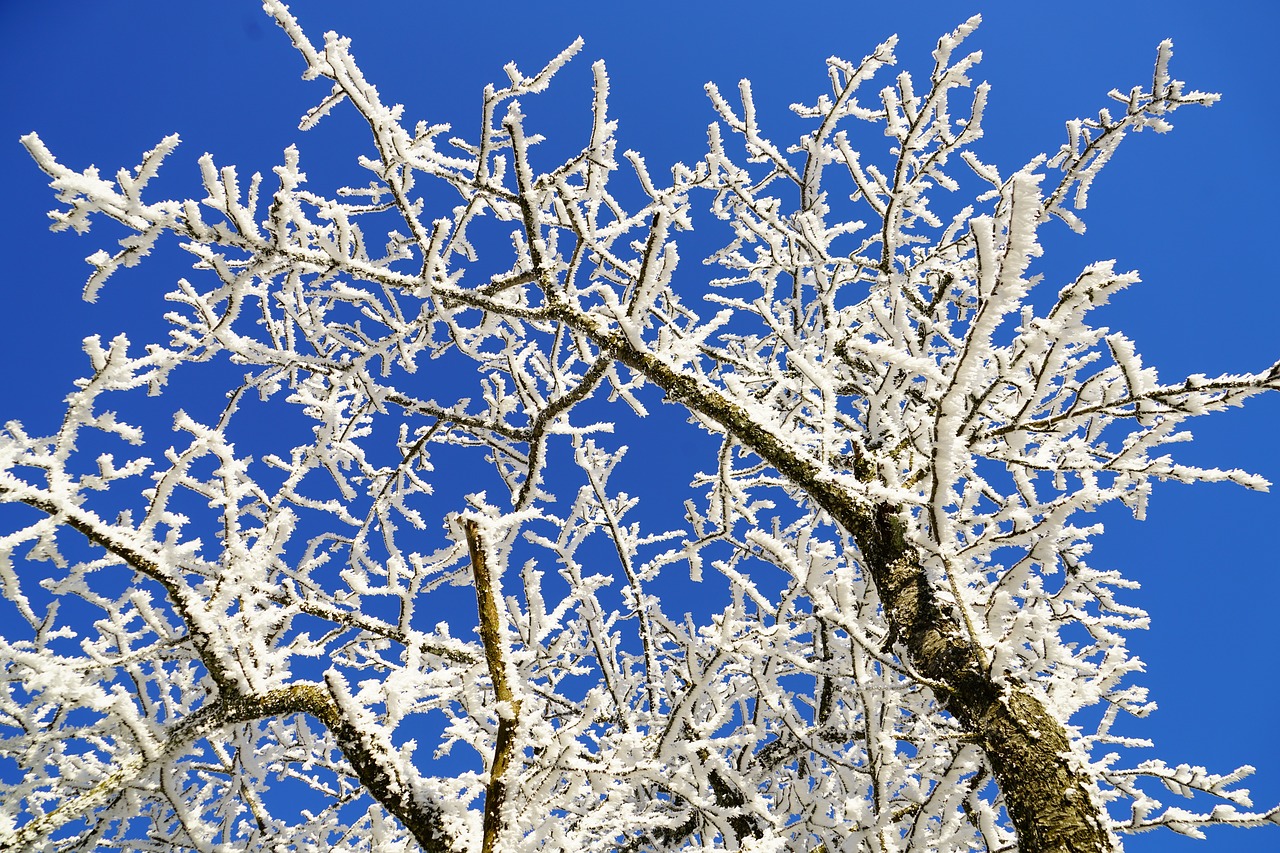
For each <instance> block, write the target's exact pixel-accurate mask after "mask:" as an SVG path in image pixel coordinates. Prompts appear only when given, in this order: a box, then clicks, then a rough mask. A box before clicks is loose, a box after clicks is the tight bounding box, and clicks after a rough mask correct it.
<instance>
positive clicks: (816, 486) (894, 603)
mask: <svg viewBox="0 0 1280 853" xmlns="http://www.w3.org/2000/svg"><path fill="white" fill-rule="evenodd" d="M560 307H561V309H562V311H563V314H562V319H564V320H565V321H566V322H568V323H569V324H570V325H574V326H576V327H577V328H579V329H580V330H582V331H585V332H587V333H588V334H590V335H591V337H592V338H594V339H595V340H596V342H597V343H598V344H599V345H600V346H601V348H602V349H604V350H605V351H606V352H608V353H609V354H610V355H612V356H614V357H615V358H617V359H618V360H619V361H621V362H622V363H623V364H625V365H627V366H628V367H630V368H631V369H633V370H636V371H638V372H640V373H642V374H644V375H645V377H646V378H647V379H649V380H650V381H651V382H653V383H654V384H655V385H658V386H659V387H661V388H662V389H663V390H664V391H665V392H666V394H667V397H668V398H669V399H671V400H672V401H673V402H678V403H680V404H682V405H684V406H686V407H687V408H689V409H690V410H692V411H695V412H697V413H698V414H700V415H703V416H706V417H708V418H710V419H712V420H714V421H716V422H717V423H719V424H720V425H721V426H723V427H724V428H725V429H726V430H727V431H728V432H729V433H731V434H732V435H733V436H734V437H735V438H737V439H738V440H739V441H740V442H742V444H744V445H745V446H747V447H749V448H751V450H753V451H754V452H755V453H756V454H757V455H758V456H760V458H761V459H763V460H765V461H766V462H768V463H769V464H770V465H772V466H773V467H774V468H776V469H777V470H778V472H779V473H780V474H782V475H783V476H784V477H786V478H787V479H788V480H790V481H791V482H792V483H794V484H795V485H796V486H797V487H798V488H800V489H803V490H804V491H805V492H807V493H808V494H809V496H810V497H812V498H813V499H814V500H815V501H816V502H817V503H818V505H819V506H821V507H822V508H823V509H824V510H825V511H826V512H827V513H828V514H829V515H830V516H831V517H832V518H833V519H834V520H835V521H836V523H838V524H839V525H840V526H841V527H843V528H844V529H845V530H847V531H848V532H849V533H850V534H851V535H852V536H853V538H854V541H855V542H856V543H857V545H858V550H859V551H860V553H861V554H862V559H863V563H864V567H865V569H866V570H867V572H868V573H869V574H870V576H871V580H872V582H873V583H874V584H875V587H876V593H877V594H878V595H879V596H880V602H881V605H882V607H883V608H884V615H885V619H886V621H887V622H888V624H889V631H890V634H889V636H890V637H891V638H895V639H897V640H900V641H901V648H902V649H903V650H905V653H906V658H907V660H908V661H909V662H910V663H911V665H912V666H913V667H914V668H915V669H916V670H917V671H918V672H919V673H920V674H921V675H923V676H925V677H926V678H928V679H929V680H930V681H932V682H933V683H934V684H935V685H941V687H939V688H937V691H938V694H939V695H938V698H939V700H940V701H941V702H942V703H943V704H944V705H945V707H946V708H947V710H948V711H950V712H951V713H952V714H954V715H955V717H956V719H957V720H959V722H960V724H961V726H963V727H964V730H965V732H966V733H967V734H969V735H970V736H972V737H973V739H974V740H975V741H976V742H977V743H979V744H980V745H981V746H982V748H983V749H984V750H985V752H986V755H987V759H988V760H989V761H990V763H991V768H992V771H993V772H994V774H995V778H996V782H997V784H999V786H1000V790H1001V792H1002V793H1003V795H1004V801H1005V807H1006V809H1007V810H1008V812H1009V818H1010V820H1011V821H1012V822H1013V827H1014V831H1015V832H1016V833H1017V835H1018V848H1019V851H1020V853H1111V851H1113V850H1115V849H1116V848H1117V847H1118V845H1117V844H1116V843H1115V839H1114V836H1113V835H1112V833H1111V832H1110V830H1109V829H1108V818H1107V815H1106V812H1105V811H1104V810H1103V808H1102V806H1101V805H1100V804H1099V803H1097V802H1096V801H1095V799H1094V797H1093V795H1092V791H1093V788H1094V785H1093V779H1092V778H1091V777H1090V776H1089V774H1088V773H1087V772H1085V770H1084V769H1083V768H1081V767H1077V766H1075V763H1074V762H1073V761H1072V758H1071V743H1070V739H1069V737H1068V736H1067V731H1066V729H1065V728H1064V727H1063V725H1062V723H1061V722H1060V721H1058V720H1057V719H1056V718H1055V717H1054V716H1053V714H1051V713H1050V712H1049V711H1048V709H1046V708H1045V706H1044V704H1043V703H1042V702H1041V701H1040V700H1039V699H1038V698H1036V697H1035V696H1034V695H1033V694H1032V693H1030V692H1029V691H1028V690H1027V689H1026V688H1024V687H1022V686H1020V685H1016V684H1008V683H1002V682H997V681H996V680H995V679H994V678H993V674H992V673H990V672H988V671H987V669H986V667H985V666H984V665H983V663H982V660H983V655H982V654H981V650H980V649H979V648H978V647H977V646H976V645H975V644H974V643H973V641H972V640H971V639H970V638H969V636H968V633H967V632H966V631H965V630H964V627H963V626H962V624H961V622H960V620H959V619H958V618H957V616H956V615H955V614H954V613H951V612H949V611H946V610H943V609H942V608H941V607H939V605H938V601H937V598H936V596H935V595H934V590H933V588H932V587H931V586H930V583H929V580H928V577H927V575H926V573H925V571H924V567H923V566H922V565H921V563H920V555H919V553H918V552H917V551H916V550H915V548H914V547H912V546H911V545H910V543H909V541H908V539H907V537H906V535H905V532H906V531H905V529H904V527H903V520H902V517H901V514H900V508H899V507H896V506H893V505H891V504H885V503H881V504H879V505H877V506H869V505H868V504H867V503H866V501H865V500H863V499H861V498H857V497H855V496H854V495H851V494H850V493H849V492H848V491H847V490H846V489H844V488H843V487H842V486H841V485H839V483H838V481H837V480H835V478H833V477H832V476H831V473H830V472H829V471H827V470H825V469H824V468H822V467H820V466H819V465H818V464H817V463H816V462H814V461H813V460H812V459H810V458H808V457H806V456H802V455H800V454H798V453H797V452H796V451H795V450H793V449H792V448H791V447H789V446H788V445H786V444H785V443H784V442H782V441H780V440H779V439H778V438H777V436H775V435H774V434H773V433H772V432H771V431H770V430H769V429H768V428H767V426H766V425H762V424H760V423H757V422H756V421H754V420H753V419H752V418H751V416H750V415H749V414H748V413H747V412H746V411H745V410H744V409H742V408H741V407H740V406H738V405H737V404H735V403H734V402H733V401H732V400H730V399H728V398H727V397H725V396H724V395H723V394H721V393H720V392H719V391H718V390H716V389H715V388H714V387H712V386H711V385H710V384H708V383H706V382H704V381H701V380H698V379H695V378H694V377H692V376H688V375H685V374H683V373H681V372H679V371H677V370H675V369H673V368H672V367H671V366H670V365H668V364H666V363H664V362H662V361H660V360H659V359H657V358H655V357H654V356H652V355H651V354H649V353H647V352H644V351H643V350H640V349H638V348H636V347H635V346H634V345H633V344H632V343H631V342H630V341H628V340H627V339H626V338H625V337H624V336H623V335H622V334H621V333H619V332H613V333H606V332H601V330H599V329H597V328H595V326H594V323H592V321H591V320H590V319H589V318H586V317H584V316H582V315H580V314H577V315H575V313H574V312H573V310H572V309H568V306H560ZM566 309H567V310H566Z"/></svg>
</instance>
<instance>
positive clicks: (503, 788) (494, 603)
mask: <svg viewBox="0 0 1280 853" xmlns="http://www.w3.org/2000/svg"><path fill="white" fill-rule="evenodd" d="M463 528H464V529H465V531H466V534H467V547H468V548H469V549H470V551H471V571H472V574H473V575H474V577H475V582H476V609H477V610H478V611H479V613H480V640H481V642H482V643H483V644H484V656H485V660H486V661H487V662H488V664H489V677H490V678H491V679H492V680H493V692H494V697H495V698H496V699H497V701H498V737H497V742H496V743H495V744H494V747H493V764H492V765H491V766H490V768H489V786H488V788H486V789H485V797H484V837H483V841H482V843H481V848H480V849H481V853H493V851H494V850H495V845H496V844H497V843H498V838H499V835H500V833H501V830H502V806H503V804H504V803H505V801H506V798H507V782H506V774H507V769H508V768H509V767H510V766H511V758H512V756H513V755H514V754H515V748H516V728H517V726H518V724H519V716H520V700H519V699H517V698H516V697H515V694H514V693H513V692H512V690H511V684H510V683H509V682H508V681H507V661H506V655H505V654H504V650H505V649H506V646H505V644H504V643H503V625H502V619H501V618H500V617H499V615H498V599H497V595H496V594H495V593H494V589H493V578H492V576H491V575H490V567H489V561H488V560H487V559H486V556H485V554H486V552H485V547H484V541H483V540H482V539H481V538H480V525H479V524H478V523H477V522H475V521H473V520H471V519H468V520H466V521H465V522H463Z"/></svg>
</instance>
